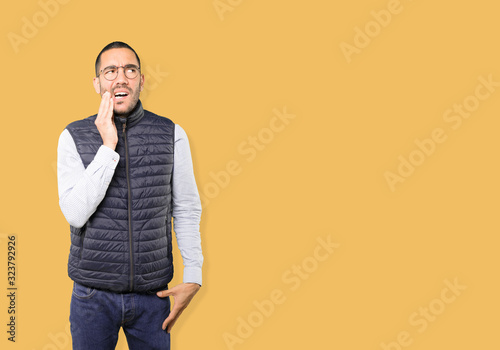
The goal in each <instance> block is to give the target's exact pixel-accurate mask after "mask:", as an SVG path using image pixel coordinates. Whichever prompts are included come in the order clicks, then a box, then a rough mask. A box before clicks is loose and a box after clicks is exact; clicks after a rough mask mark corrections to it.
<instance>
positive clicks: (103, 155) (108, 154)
mask: <svg viewBox="0 0 500 350" xmlns="http://www.w3.org/2000/svg"><path fill="white" fill-rule="evenodd" d="M119 160H120V155H119V154H118V153H116V152H115V151H113V150H112V149H111V148H109V147H108V146H104V145H101V147H99V150H98V151H97V153H96V155H95V157H94V161H95V162H97V163H99V164H102V165H104V166H107V167H108V168H110V169H113V170H114V169H115V168H116V166H117V165H118V161H119Z"/></svg>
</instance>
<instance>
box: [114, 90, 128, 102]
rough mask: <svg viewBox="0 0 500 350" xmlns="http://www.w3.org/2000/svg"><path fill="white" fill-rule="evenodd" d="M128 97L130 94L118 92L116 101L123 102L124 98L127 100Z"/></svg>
mask: <svg viewBox="0 0 500 350" xmlns="http://www.w3.org/2000/svg"><path fill="white" fill-rule="evenodd" d="M127 96H128V93H127V92H116V93H115V100H116V101H119V100H123V99H124V98H126V97H127Z"/></svg>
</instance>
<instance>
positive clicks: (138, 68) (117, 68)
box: [97, 64, 141, 81]
mask: <svg viewBox="0 0 500 350" xmlns="http://www.w3.org/2000/svg"><path fill="white" fill-rule="evenodd" d="M108 68H116V71H117V73H116V77H115V78H114V79H112V80H109V79H108V78H106V76H105V75H103V77H104V79H106V80H107V81H113V80H115V79H116V78H118V70H119V69H120V68H123V74H125V77H127V79H135V78H137V76H139V74H137V76H135V77H133V78H129V77H128V76H127V73H125V68H135V69H137V71H138V73H141V67H140V66H136V65H135V64H126V65H124V66H107V67H104V68H103V69H101V70H100V71H99V74H97V78H98V77H99V76H100V75H101V74H102V73H103V72H104V70H105V69H108Z"/></svg>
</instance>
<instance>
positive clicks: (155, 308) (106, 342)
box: [69, 282, 170, 350]
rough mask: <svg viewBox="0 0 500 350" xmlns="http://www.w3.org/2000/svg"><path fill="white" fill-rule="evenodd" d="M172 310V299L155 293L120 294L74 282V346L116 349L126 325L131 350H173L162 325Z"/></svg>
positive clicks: (72, 330) (75, 349)
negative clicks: (121, 328)
mask: <svg viewBox="0 0 500 350" xmlns="http://www.w3.org/2000/svg"><path fill="white" fill-rule="evenodd" d="M165 289H166V287H165ZM169 313H170V300H169V298H168V297H165V298H160V297H158V296H157V295H156V293H153V292H151V293H124V294H120V293H113V292H107V291H103V290H97V289H94V288H89V287H85V286H82V285H81V284H79V283H76V282H74V285H73V295H72V297H71V306H70V316H69V320H70V323H71V336H72V338H73V349H74V350H89V349H91V350H112V349H115V347H116V343H117V341H118V332H119V330H120V327H123V331H124V333H125V335H126V337H127V343H128V346H129V348H130V349H131V350H145V349H147V350H155V349H157V350H170V334H169V333H167V331H166V330H165V331H164V330H163V329H162V328H161V326H162V324H163V321H164V320H165V319H166V318H167V316H168V315H169Z"/></svg>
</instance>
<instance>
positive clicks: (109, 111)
mask: <svg viewBox="0 0 500 350" xmlns="http://www.w3.org/2000/svg"><path fill="white" fill-rule="evenodd" d="M113 104H114V101H113V98H112V97H111V94H110V95H109V105H108V114H107V117H108V118H109V119H111V121H113Z"/></svg>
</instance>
